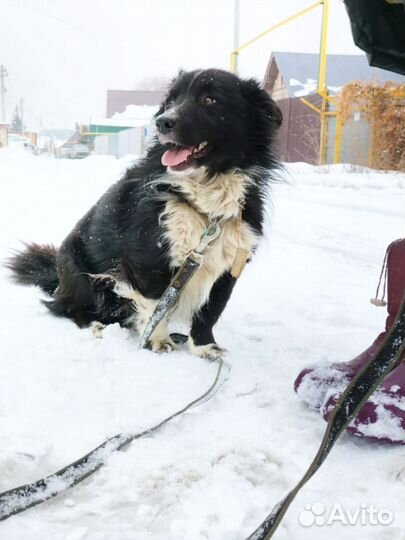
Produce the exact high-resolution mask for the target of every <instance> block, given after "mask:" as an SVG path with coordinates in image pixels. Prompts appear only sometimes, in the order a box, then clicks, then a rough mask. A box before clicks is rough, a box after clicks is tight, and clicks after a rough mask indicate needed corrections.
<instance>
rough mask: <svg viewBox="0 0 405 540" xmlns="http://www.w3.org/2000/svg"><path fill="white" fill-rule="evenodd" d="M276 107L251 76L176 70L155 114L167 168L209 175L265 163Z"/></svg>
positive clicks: (277, 118)
mask: <svg viewBox="0 0 405 540" xmlns="http://www.w3.org/2000/svg"><path fill="white" fill-rule="evenodd" d="M281 120H282V116H281V111H280V109H279V108H278V107H277V105H276V104H275V102H274V101H273V100H272V99H271V98H270V96H269V94H268V93H267V92H266V91H265V90H263V89H262V88H260V86H259V84H258V83H257V82H256V81H255V80H253V79H248V80H243V79H240V78H239V77H237V76H236V75H233V74H232V73H229V72H227V71H222V70H218V69H207V70H202V71H191V72H180V74H179V75H178V77H177V78H176V79H175V80H174V81H173V83H172V85H171V87H170V89H169V91H168V93H167V96H166V99H165V101H164V103H163V104H162V106H161V107H160V109H159V111H158V113H157V115H156V128H157V132H158V140H159V143H160V145H162V157H161V160H162V164H163V165H164V166H166V167H167V169H168V171H169V172H179V171H184V172H186V171H187V172H188V171H189V170H192V169H198V168H199V167H202V166H204V167H205V168H206V170H207V174H208V175H209V176H212V175H215V174H217V173H221V172H225V171H227V170H229V169H232V168H241V169H245V168H248V167H252V166H263V167H266V166H267V165H268V162H269V159H270V155H271V154H270V144H271V142H272V138H273V135H274V133H275V131H276V130H277V128H278V127H279V126H280V124H281Z"/></svg>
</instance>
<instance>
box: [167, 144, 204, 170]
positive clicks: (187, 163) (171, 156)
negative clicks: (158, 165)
mask: <svg viewBox="0 0 405 540" xmlns="http://www.w3.org/2000/svg"><path fill="white" fill-rule="evenodd" d="M168 146H169V148H168V150H166V152H165V153H164V154H163V156H162V164H163V165H164V166H165V167H170V169H171V170H173V171H183V170H185V169H188V168H189V167H195V166H196V165H197V160H199V159H201V158H202V157H204V156H205V155H207V154H208V152H209V146H208V143H207V141H204V142H202V143H200V144H198V145H196V146H179V145H177V144H172V143H169V145H168Z"/></svg>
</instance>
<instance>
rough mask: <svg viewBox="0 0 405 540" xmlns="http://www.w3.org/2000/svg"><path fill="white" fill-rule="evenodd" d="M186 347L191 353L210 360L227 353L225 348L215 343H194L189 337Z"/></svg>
mask: <svg viewBox="0 0 405 540" xmlns="http://www.w3.org/2000/svg"><path fill="white" fill-rule="evenodd" d="M188 348H189V350H190V352H191V353H192V354H194V355H196V356H199V357H200V358H210V359H211V360H217V359H218V358H223V357H224V356H225V354H226V353H227V351H226V349H222V347H220V346H219V345H217V344H216V343H208V344H207V345H196V344H195V343H194V340H193V338H191V337H189V339H188Z"/></svg>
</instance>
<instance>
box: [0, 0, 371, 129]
mask: <svg viewBox="0 0 405 540" xmlns="http://www.w3.org/2000/svg"><path fill="white" fill-rule="evenodd" d="M312 3H313V2H312V1H311V0H283V1H280V0H240V5H241V9H240V42H241V43H243V42H244V41H246V40H248V39H250V38H251V37H253V36H255V35H256V34H257V33H259V32H261V31H263V30H264V29H266V28H267V27H269V26H271V25H272V24H274V23H276V22H278V21H279V20H281V19H283V18H285V17H288V16H289V15H291V14H292V13H294V12H296V11H298V10H301V9H303V8H304V7H306V6H309V5H311V4H312ZM233 5H234V0H0V7H1V10H0V63H1V64H4V65H5V66H6V68H7V70H8V72H9V77H8V78H7V95H6V104H7V110H8V114H9V115H10V114H11V111H12V110H13V109H14V107H15V105H16V104H17V102H18V100H19V99H20V98H23V99H24V100H25V109H26V119H27V121H28V123H30V124H31V126H32V127H35V124H38V122H39V119H41V120H42V124H43V126H44V127H73V125H74V123H75V121H79V122H84V123H86V122H87V121H88V120H89V118H90V117H102V116H105V103H106V90H107V89H108V88H114V89H117V88H119V89H132V88H134V86H135V85H136V83H137V82H139V81H141V80H142V79H144V78H146V77H152V76H173V75H174V74H175V73H176V71H177V70H178V69H179V68H185V69H195V68H199V67H212V66H215V67H222V68H228V67H229V53H230V51H231V49H232V47H233ZM320 19H321V9H320V8H317V9H316V10H315V11H313V12H312V13H310V14H308V15H305V17H303V18H301V19H299V20H297V21H295V22H293V23H290V24H288V25H287V26H285V27H284V28H282V29H279V30H276V31H275V32H274V33H272V34H270V35H269V36H267V37H265V38H264V39H262V40H261V42H258V43H257V44H255V45H253V46H252V47H250V48H249V49H246V51H244V52H243V53H242V54H241V56H240V73H241V74H242V75H243V76H256V77H258V78H259V79H262V78H263V75H264V71H265V68H266V65H267V62H268V59H269V56H270V53H271V51H277V50H280V51H299V52H317V51H318V49H319V37H320V33H319V30H320ZM328 51H329V52H331V53H348V54H356V53H360V52H361V51H359V49H357V48H356V47H355V46H354V45H353V42H352V38H351V34H350V28H349V22H348V18H347V15H346V12H345V8H344V5H343V2H341V0H331V15H330V32H329V44H328Z"/></svg>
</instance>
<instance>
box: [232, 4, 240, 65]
mask: <svg viewBox="0 0 405 540" xmlns="http://www.w3.org/2000/svg"><path fill="white" fill-rule="evenodd" d="M239 26H240V0H234V11H233V49H234V51H236V49H237V48H238V47H239ZM238 56H239V53H238V52H235V54H234V64H233V68H234V70H233V71H234V73H236V74H237V73H238Z"/></svg>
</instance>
